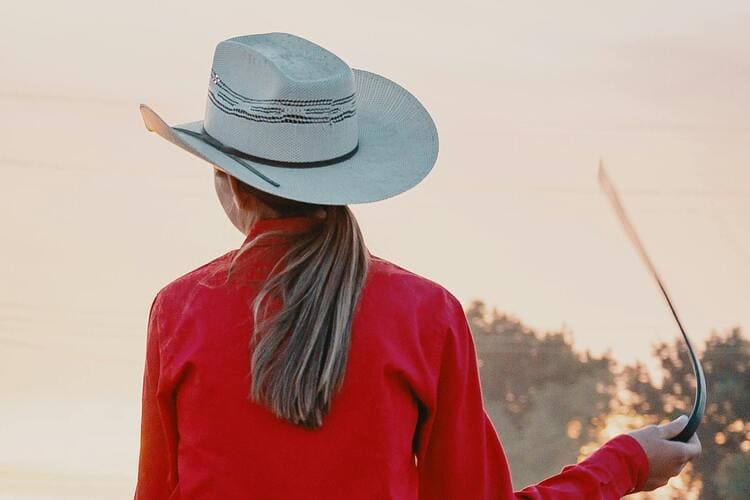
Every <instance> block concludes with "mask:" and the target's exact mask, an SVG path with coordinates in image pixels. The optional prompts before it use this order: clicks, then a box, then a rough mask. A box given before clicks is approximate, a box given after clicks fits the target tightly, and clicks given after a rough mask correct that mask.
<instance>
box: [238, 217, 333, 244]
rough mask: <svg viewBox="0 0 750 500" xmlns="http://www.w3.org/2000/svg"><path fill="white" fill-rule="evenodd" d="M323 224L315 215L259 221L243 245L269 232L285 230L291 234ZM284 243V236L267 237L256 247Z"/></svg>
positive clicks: (252, 227)
mask: <svg viewBox="0 0 750 500" xmlns="http://www.w3.org/2000/svg"><path fill="white" fill-rule="evenodd" d="M321 222H322V220H321V219H319V218H318V217H315V216H313V215H309V216H307V215H298V216H294V217H279V218H274V219H258V220H256V221H255V222H254V223H253V225H252V226H251V227H250V231H249V232H248V233H247V236H246V237H245V241H244V242H243V243H242V244H243V245H245V244H247V243H248V242H249V241H250V240H252V239H253V238H255V237H256V236H258V235H259V234H261V233H266V232H269V231H277V230H283V231H289V232H296V231H303V230H305V229H308V228H309V227H312V226H314V225H315V224H319V223H321ZM282 241H283V237H282V236H276V235H274V236H267V237H265V238H263V239H262V240H260V241H258V242H257V243H256V245H257V246H269V245H273V244H275V243H279V242H282Z"/></svg>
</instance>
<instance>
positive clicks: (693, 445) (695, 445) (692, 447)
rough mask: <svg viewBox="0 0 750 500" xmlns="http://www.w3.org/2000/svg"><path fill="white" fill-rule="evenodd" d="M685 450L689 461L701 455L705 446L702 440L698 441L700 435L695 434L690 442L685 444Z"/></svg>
mask: <svg viewBox="0 0 750 500" xmlns="http://www.w3.org/2000/svg"><path fill="white" fill-rule="evenodd" d="M685 450H686V452H687V456H688V460H692V459H694V458H696V457H697V456H698V455H700V454H701V452H702V451H703V446H702V445H701V441H700V439H698V434H693V436H692V437H691V438H690V439H689V440H688V442H687V443H685Z"/></svg>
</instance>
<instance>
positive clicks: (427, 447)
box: [415, 296, 648, 500]
mask: <svg viewBox="0 0 750 500" xmlns="http://www.w3.org/2000/svg"><path fill="white" fill-rule="evenodd" d="M450 297H451V301H450V305H449V307H450V313H449V317H450V322H449V325H448V328H447V330H446V331H445V340H444V342H443V347H442V354H441V359H440V364H439V375H438V377H437V386H436V396H435V399H434V401H431V402H429V403H428V404H427V408H426V418H425V419H424V422H423V424H422V429H421V432H420V433H419V439H418V441H417V442H418V446H417V448H416V451H415V454H416V461H417V470H418V476H419V492H420V495H419V498H420V499H425V500H433V499H435V500H437V499H441V500H443V499H445V500H449V499H450V500H452V499H464V498H472V499H475V500H490V499H492V500H500V499H507V498H525V499H539V500H541V499H556V500H560V499H587V498H590V499H610V498H612V499H614V498H620V497H622V496H623V495H625V494H628V493H631V492H634V491H637V490H638V489H639V488H642V486H643V484H644V483H645V480H646V476H647V475H648V465H647V462H646V458H645V453H644V452H643V450H642V448H641V447H640V445H639V444H638V443H637V441H635V439H633V438H632V437H630V436H627V435H623V436H620V437H618V438H615V439H613V440H611V441H609V442H608V443H606V444H605V445H604V446H602V447H601V448H600V449H599V450H597V451H596V452H595V453H593V454H592V455H591V456H590V457H589V458H588V459H586V460H584V461H583V462H581V463H579V464H576V465H571V466H567V467H565V468H564V469H563V470H562V471H561V472H560V474H558V475H556V476H553V477H550V478H548V479H546V480H545V481H543V482H541V483H539V484H537V485H533V486H528V487H526V488H524V489H523V490H520V491H517V492H514V491H513V485H512V480H511V474H510V467H509V465H508V462H507V459H506V456H505V453H504V451H503V448H502V445H501V443H500V439H499V437H498V435H497V432H496V429H495V427H494V425H493V423H492V421H491V420H490V418H489V416H488V414H487V412H486V410H485V407H484V402H483V398H482V390H481V385H480V378H479V369H478V362H477V354H476V347H475V345H474V340H473V338H472V335H471V329H470V327H469V324H468V321H467V319H466V316H465V314H464V312H463V308H462V307H461V304H460V302H459V301H458V299H456V298H455V297H453V296H450Z"/></svg>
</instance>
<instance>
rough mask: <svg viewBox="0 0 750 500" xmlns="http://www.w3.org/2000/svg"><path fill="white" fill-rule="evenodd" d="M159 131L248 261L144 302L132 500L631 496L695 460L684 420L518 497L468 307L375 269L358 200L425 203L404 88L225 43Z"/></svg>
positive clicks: (323, 56) (234, 257) (302, 44)
mask: <svg viewBox="0 0 750 500" xmlns="http://www.w3.org/2000/svg"><path fill="white" fill-rule="evenodd" d="M141 111H142V113H143V117H144V121H145V123H146V126H147V128H148V129H149V130H152V131H155V132H157V133H158V134H159V135H161V136H162V137H164V138H166V139H167V140H169V141H170V142H173V143H174V144H176V145H178V146H180V147H181V148H183V149H185V150H187V151H189V152H191V153H193V154H195V155H197V156H199V157H201V158H203V159H204V160H206V161H208V162H210V163H211V164H213V166H214V178H215V188H216V192H217V194H218V197H219V200H220V202H221V204H222V206H223V208H224V210H225V211H226V213H227V216H228V217H229V219H230V220H231V222H232V223H233V224H234V225H235V226H236V227H237V228H238V229H239V230H240V231H241V232H242V233H243V235H245V240H244V242H243V244H242V246H241V247H240V248H238V249H236V250H231V251H229V252H227V253H225V254H224V255H222V256H219V257H217V258H216V259H214V260H212V261H211V262H208V263H206V264H205V265H203V266H201V267H199V268H197V269H194V270H193V271H191V272H189V273H187V274H185V275H183V276H181V277H179V278H177V279H175V280H173V281H172V282H171V283H169V284H168V285H166V286H165V287H163V288H162V289H161V290H160V291H159V292H158V293H157V294H156V297H155V298H154V300H153V303H152V305H151V311H150V315H149V322H148V338H147V344H146V346H147V347H146V363H145V370H144V378H143V406H142V422H141V449H140V462H139V469H138V483H137V487H136V492H135V498H137V499H176V498H184V499H245V498H252V499H302V498H305V499H327V500H330V499H417V498H419V499H471V500H474V499H500V498H515V497H519V498H571V499H572V498H619V497H621V496H622V495H625V494H627V493H631V492H634V491H641V490H649V489H653V488H655V487H658V486H660V485H663V484H665V482H666V481H667V479H668V478H669V477H671V476H673V475H675V474H677V473H678V472H679V471H680V469H681V468H682V466H683V465H684V464H685V463H686V462H687V461H688V460H690V459H691V458H693V457H694V456H696V455H697V454H698V453H699V452H700V443H699V442H698V441H697V438H695V439H694V440H693V441H691V442H690V443H687V444H685V443H676V442H671V441H668V440H667V438H669V437H670V436H674V435H676V434H677V433H678V432H679V430H680V429H681V428H682V426H684V421H683V420H676V421H673V422H671V423H669V424H666V425H663V426H651V427H647V428H644V429H641V430H638V431H635V432H633V433H630V434H626V435H621V436H618V437H616V438H614V439H612V440H611V441H609V442H608V443H606V444H605V445H603V446H602V447H601V448H600V449H599V450H597V451H596V452H595V453H593V454H592V455H591V456H590V457H588V458H587V459H586V460H584V461H583V462H581V463H580V464H577V465H574V466H569V467H566V468H565V469H563V471H562V472H561V473H560V474H559V475H557V476H554V477H551V478H548V479H547V480H545V481H543V482H541V483H539V484H537V485H533V486H529V487H527V488H525V489H523V490H520V491H518V492H514V491H513V487H512V484H511V480H510V472H509V468H508V464H507V462H506V459H505V455H504V453H503V449H502V446H501V444H500V441H499V439H498V436H497V433H496V432H495V428H494V427H493V425H492V423H491V421H490V419H489V417H488V416H487V413H486V412H485V409H484V406H483V402H482V393H481V388H480V383H479V374H478V369H477V360H476V351H475V348H474V344H473V341H472V337H471V332H470V330H469V327H468V323H467V321H466V317H465V316H464V312H463V309H462V307H461V304H460V302H459V301H458V300H457V299H456V297H454V296H453V295H452V294H451V293H450V292H449V291H448V290H446V289H445V288H444V287H442V286H441V285H439V284H437V283H435V282H433V281H430V280H429V279H426V278H424V277H421V276H419V275H417V274H415V273H413V272H411V271H409V270H406V269H404V268H402V267H400V266H398V265H396V264H394V263H392V262H389V261H387V260H384V259H381V258H379V257H377V256H374V255H372V254H370V252H369V251H368V250H367V247H366V245H365V243H364V240H363V238H362V234H361V232H360V229H359V226H358V224H357V221H356V219H355V218H354V215H353V213H352V212H351V210H350V209H349V208H348V206H347V205H348V204H351V203H364V202H370V201H376V200H380V199H384V198H387V197H390V196H394V195H396V194H399V193H401V192H404V191H406V190H407V189H409V188H411V187H413V186H414V185H416V184H417V183H418V182H419V181H420V180H422V179H423V178H424V177H425V176H426V175H427V173H428V172H429V171H430V169H431V168H432V166H433V165H434V163H435V160H436V158H437V150H438V141H437V132H436V130H435V126H434V123H433V122H432V120H431V118H430V116H429V114H428V113H427V111H426V110H425V109H424V108H423V107H422V106H421V104H420V103H419V101H418V100H417V99H416V98H415V97H414V96H413V95H411V94H410V93H409V92H407V91H406V90H405V89H403V88H402V87H400V86H398V85H397V84H396V83H394V82H392V81H390V80H388V79H385V78H384V77H382V76H379V75H376V74H374V73H370V72H366V71H363V70H352V69H351V68H349V67H348V66H347V65H346V64H345V63H344V62H343V61H342V60H341V59H339V58H338V57H337V56H335V55H334V54H332V53H331V52H328V51H327V50H325V49H323V48H322V47H319V46H318V45H315V44H313V43H312V42H309V41H307V40H305V39H303V38H299V37H296V36H294V35H290V34H286V33H266V34H258V35H248V36H243V37H235V38H230V39H228V40H225V41H223V42H221V43H220V44H219V45H217V47H216V50H215V53H214V60H213V67H212V71H211V79H210V81H209V93H208V102H207V105H206V114H205V119H204V120H203V121H199V122H191V123H187V124H183V125H180V126H174V127H171V126H169V125H167V124H166V123H165V122H164V121H163V120H162V119H161V118H160V117H159V116H158V115H157V114H156V113H155V112H153V111H152V110H151V109H150V108H148V107H146V106H142V107H141Z"/></svg>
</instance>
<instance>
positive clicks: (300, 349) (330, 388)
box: [227, 182, 370, 428]
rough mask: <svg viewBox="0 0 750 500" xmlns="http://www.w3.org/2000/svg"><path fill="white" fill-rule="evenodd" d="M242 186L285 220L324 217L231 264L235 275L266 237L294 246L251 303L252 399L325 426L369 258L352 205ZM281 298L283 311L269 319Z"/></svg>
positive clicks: (289, 417) (299, 421)
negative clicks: (311, 201)
mask: <svg viewBox="0 0 750 500" xmlns="http://www.w3.org/2000/svg"><path fill="white" fill-rule="evenodd" d="M240 186H241V187H242V188H243V189H244V190H246V191H247V192H248V193H250V194H252V195H253V196H255V197H256V198H257V199H258V200H259V201H261V202H263V203H265V204H267V205H268V206H270V207H271V208H273V209H275V210H276V211H277V212H279V213H280V214H281V216H282V217H291V216H296V215H310V216H311V215H312V214H313V212H315V211H316V210H320V209H323V210H324V211H325V212H326V217H325V219H323V220H322V221H321V223H320V224H314V225H312V226H311V227H310V228H309V229H308V230H307V231H303V232H298V231H295V232H293V233H290V232H283V231H281V230H279V231H267V232H264V233H261V234H259V235H258V236H257V237H256V238H254V239H253V240H252V241H249V242H248V243H247V244H246V245H245V246H244V247H242V248H240V251H238V252H237V254H236V255H235V257H234V259H233V260H232V263H231V264H230V274H231V269H232V267H233V266H234V263H235V262H236V261H237V258H238V257H239V256H240V255H241V254H242V253H244V252H245V251H247V250H248V249H250V248H251V247H252V246H253V245H255V244H256V243H257V242H259V241H261V240H263V239H264V238H266V237H269V236H272V235H273V236H276V237H278V236H279V235H281V236H283V237H284V238H285V239H286V240H287V241H288V243H289V245H288V247H287V250H286V251H285V253H284V255H283V256H282V257H281V258H280V260H279V261H278V262H277V263H276V264H275V265H274V266H273V268H272V269H271V272H270V274H269V277H268V278H267V279H266V280H265V281H264V282H263V284H262V286H261V287H260V290H259V291H258V294H257V296H256V297H255V299H254V300H253V303H252V315H253V319H254V321H253V324H254V332H253V337H252V339H251V345H250V347H251V352H252V354H251V358H250V369H251V375H252V376H251V379H252V380H251V388H250V392H249V397H250V398H251V399H252V400H253V401H256V402H258V403H260V404H262V405H264V406H266V407H267V408H269V409H270V410H271V411H272V412H273V413H274V414H275V415H277V416H278V417H279V418H282V419H284V420H286V421H288V422H291V423H293V424H295V425H299V426H302V427H305V428H316V427H320V426H321V425H322V424H323V417H324V416H325V415H326V414H327V413H328V411H329V409H330V405H331V401H332V399H333V397H334V396H335V394H336V393H337V392H338V390H339V389H340V387H341V385H342V383H343V379H344V374H345V371H346V364H347V360H348V354H349V346H350V341H351V328H352V321H353V317H354V313H355V311H356V308H357V304H358V301H359V297H360V295H361V291H362V288H363V285H364V282H365V278H366V276H367V271H368V268H369V260H370V253H369V251H368V249H367V247H366V245H365V242H364V240H363V238H362V233H361V231H360V229H359V225H358V224H357V220H356V218H355V217H354V214H353V213H352V211H351V210H350V209H349V207H348V206H346V205H315V204H309V203H303V202H299V201H294V200H288V199H284V198H279V197H277V196H274V195H271V194H269V193H265V192H262V191H260V190H257V189H255V188H253V187H251V186H249V185H247V184H244V183H242V182H240ZM228 278H229V276H227V279H228ZM276 300H280V301H281V305H282V306H281V308H280V309H279V310H278V312H277V313H276V314H273V315H269V314H268V313H269V306H270V305H271V304H272V303H273V302H274V301H276Z"/></svg>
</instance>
